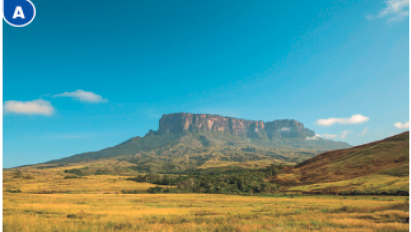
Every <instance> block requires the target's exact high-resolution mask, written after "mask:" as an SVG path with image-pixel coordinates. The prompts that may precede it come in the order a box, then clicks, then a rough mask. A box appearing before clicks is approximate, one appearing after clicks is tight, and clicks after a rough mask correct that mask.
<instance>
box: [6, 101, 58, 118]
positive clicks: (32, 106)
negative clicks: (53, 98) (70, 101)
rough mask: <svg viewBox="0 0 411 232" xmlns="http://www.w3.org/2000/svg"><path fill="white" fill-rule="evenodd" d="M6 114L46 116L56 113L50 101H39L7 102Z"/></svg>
mask: <svg viewBox="0 0 411 232" xmlns="http://www.w3.org/2000/svg"><path fill="white" fill-rule="evenodd" d="M4 113H11V114H27V115H46V116H51V115H53V113H54V107H53V106H52V105H51V103H50V102H49V101H46V100H42V99H37V100H33V101H14V100H11V101H5V102H4Z"/></svg>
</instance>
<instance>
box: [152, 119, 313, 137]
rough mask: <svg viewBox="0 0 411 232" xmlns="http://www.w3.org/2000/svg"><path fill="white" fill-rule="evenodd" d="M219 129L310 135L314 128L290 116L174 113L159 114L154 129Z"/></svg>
mask: <svg viewBox="0 0 411 232" xmlns="http://www.w3.org/2000/svg"><path fill="white" fill-rule="evenodd" d="M201 131H219V132H227V133H231V134H233V135H237V136H241V137H259V138H262V137H268V138H269V139H273V138H274V139H275V138H281V137H307V136H314V135H315V133H314V131H311V130H309V129H307V128H305V127H304V125H303V124H302V123H300V122H298V121H295V120H293V119H291V120H288V119H283V120H274V121H271V122H263V121H258V120H256V121H253V120H245V119H237V118H231V117H223V116H219V115H209V114H190V113H175V114H167V115H163V117H162V118H161V119H160V124H159V128H158V131H157V133H158V134H165V133H173V134H176V133H182V132H201Z"/></svg>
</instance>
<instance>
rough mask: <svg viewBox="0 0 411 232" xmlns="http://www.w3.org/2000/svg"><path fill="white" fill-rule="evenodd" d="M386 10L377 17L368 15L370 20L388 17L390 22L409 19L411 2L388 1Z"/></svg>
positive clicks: (403, 0) (404, 0)
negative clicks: (410, 4) (410, 3)
mask: <svg viewBox="0 0 411 232" xmlns="http://www.w3.org/2000/svg"><path fill="white" fill-rule="evenodd" d="M385 4H386V6H385V8H384V9H382V10H380V11H379V13H378V14H377V15H376V16H373V15H368V16H367V18H368V19H373V18H383V17H387V18H388V21H389V22H391V21H401V20H403V19H405V18H406V17H408V5H409V0H386V1H385Z"/></svg>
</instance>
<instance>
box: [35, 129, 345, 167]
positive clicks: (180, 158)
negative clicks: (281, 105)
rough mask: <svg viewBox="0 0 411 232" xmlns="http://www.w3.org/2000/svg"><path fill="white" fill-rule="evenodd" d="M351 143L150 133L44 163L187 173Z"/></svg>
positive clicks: (300, 157) (285, 159)
mask: <svg viewBox="0 0 411 232" xmlns="http://www.w3.org/2000/svg"><path fill="white" fill-rule="evenodd" d="M346 147H349V145H348V144H346V143H342V142H334V141H331V140H325V139H318V140H307V139H305V138H304V137H287V138H277V139H272V140H270V139H267V138H245V137H241V136H236V135H233V134H230V133H224V132H211V131H209V132H197V133H192V132H185V133H178V134H172V133H165V134H161V135H159V134H155V133H148V134H147V135H146V136H144V137H134V138H132V139H129V140H127V141H125V142H124V143H121V144H119V145H117V146H114V147H109V148H106V149H103V150H101V151H97V152H88V153H83V154H79V155H74V156H71V157H67V158H63V159H60V160H53V161H50V162H47V163H45V164H42V165H41V167H43V168H47V167H55V166H56V165H60V166H62V165H69V164H76V163H81V164H87V165H85V167H83V168H80V169H75V170H72V172H73V173H75V174H79V175H93V174H116V170H117V169H121V168H120V167H114V166H115V165H114V166H113V165H111V166H106V167H102V166H101V165H100V166H98V165H97V166H96V162H97V161H103V160H107V159H109V160H112V161H118V162H121V165H122V166H124V165H125V166H126V167H127V169H128V170H130V174H134V172H137V173H182V172H192V171H193V170H198V169H201V170H204V169H209V168H214V169H215V168H220V167H221V168H223V167H224V168H226V167H242V168H259V167H264V166H267V165H270V164H273V163H277V164H278V163H284V164H290V165H293V164H295V163H299V162H302V161H304V160H306V159H309V158H312V157H314V156H316V155H317V154H319V153H321V152H324V151H327V150H331V149H336V148H346ZM88 163H89V164H88ZM97 163H98V162H97ZM117 166H119V165H117ZM132 170H134V172H133V171H132ZM123 171H124V170H123Z"/></svg>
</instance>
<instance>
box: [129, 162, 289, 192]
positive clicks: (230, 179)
mask: <svg viewBox="0 0 411 232" xmlns="http://www.w3.org/2000/svg"><path fill="white" fill-rule="evenodd" d="M282 168H283V166H282V165H280V166H277V165H271V166H269V167H267V168H263V169H255V170H245V171H243V172H231V173H219V174H214V175H210V174H208V175H184V176H181V175H180V176H175V175H159V174H147V175H139V176H136V177H134V178H129V179H128V180H132V181H136V182H146V183H151V184H156V185H159V186H156V187H152V188H150V189H148V190H147V191H148V192H149V193H210V194H259V193H273V192H276V191H277V189H278V187H277V185H276V184H271V183H267V182H266V181H264V178H266V177H269V176H272V175H274V174H275V173H277V172H279V171H281V170H282ZM160 185H161V186H160ZM165 186H169V187H165Z"/></svg>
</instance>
